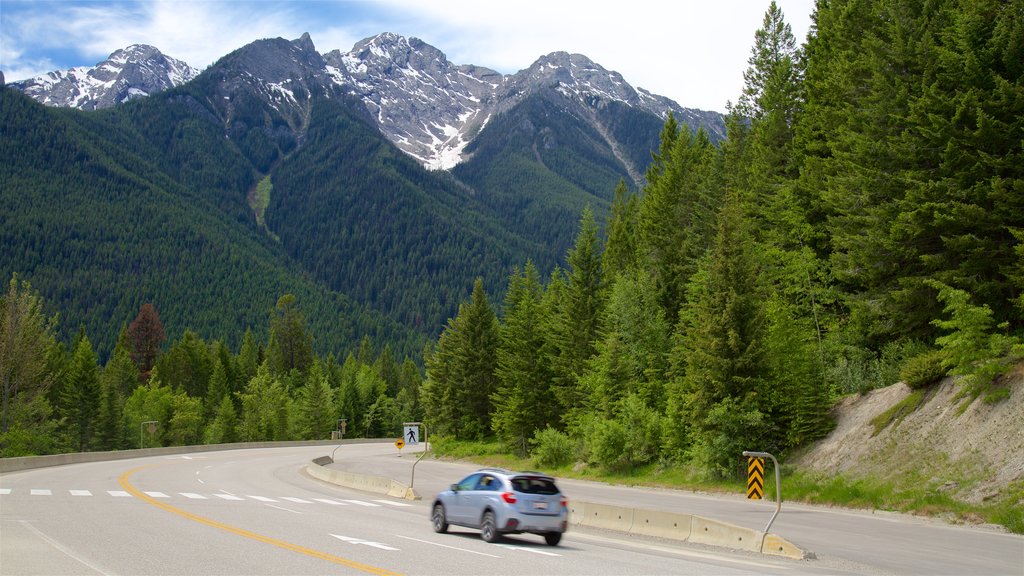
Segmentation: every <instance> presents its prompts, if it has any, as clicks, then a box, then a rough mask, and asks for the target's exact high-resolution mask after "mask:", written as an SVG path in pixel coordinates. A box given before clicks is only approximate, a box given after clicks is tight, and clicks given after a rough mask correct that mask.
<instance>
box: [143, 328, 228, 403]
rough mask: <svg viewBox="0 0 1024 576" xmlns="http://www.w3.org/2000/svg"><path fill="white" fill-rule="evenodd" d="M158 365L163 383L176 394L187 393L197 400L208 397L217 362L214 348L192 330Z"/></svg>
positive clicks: (162, 356) (172, 346) (187, 332)
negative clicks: (212, 349)
mask: <svg viewBox="0 0 1024 576" xmlns="http://www.w3.org/2000/svg"><path fill="white" fill-rule="evenodd" d="M156 365H157V366H158V367H159V368H160V378H161V380H163V383H164V384H165V385H167V386H170V387H171V389H172V390H174V391H176V392H179V391H180V392H185V393H186V394H188V395H189V396H192V397H193V398H203V397H204V396H206V393H207V387H208V386H209V382H210V376H211V374H212V373H213V365H214V358H213V355H212V353H211V350H210V347H209V346H208V345H207V344H206V342H204V341H203V340H202V338H200V337H199V335H198V334H196V333H195V332H193V331H192V330H189V329H186V330H185V332H184V334H182V335H181V338H180V339H179V340H178V341H177V342H174V343H173V344H171V346H170V348H169V349H168V350H167V352H165V353H164V354H162V355H161V356H160V359H159V360H157V362H156ZM218 400H219V399H218Z"/></svg>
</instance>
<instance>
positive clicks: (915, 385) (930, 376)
mask: <svg viewBox="0 0 1024 576" xmlns="http://www.w3.org/2000/svg"><path fill="white" fill-rule="evenodd" d="M944 358H945V356H944V355H943V353H942V351H941V350H929V351H928V352H924V353H923V354H918V355H917V356H914V357H912V358H910V359H908V360H907V361H906V362H905V363H904V364H903V369H901V370H900V380H903V382H904V383H905V384H906V385H907V386H910V387H911V388H912V389H914V390H919V389H921V388H927V387H928V386H931V385H932V384H935V383H936V382H938V381H939V380H942V378H943V377H944V376H945V375H946V367H945V366H944V365H943V360H944Z"/></svg>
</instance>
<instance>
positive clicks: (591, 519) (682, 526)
mask: <svg viewBox="0 0 1024 576" xmlns="http://www.w3.org/2000/svg"><path fill="white" fill-rule="evenodd" d="M569 524H570V525H573V526H580V527H589V528H600V529H603V530H613V531H616V532H625V533H627V534H635V535H637V536H652V537H655V538H665V539H668V540H676V541H680V542H693V543H694V544H704V545H707V546H719V547H723V548H732V549H734V550H745V551H749V552H760V553H762V554H770V555H772V556H783V557H786V558H793V559H795V560H803V559H805V558H813V557H814V554H813V553H811V552H807V551H805V550H802V549H801V548H800V547H798V546H796V545H795V544H793V543H792V542H789V541H787V540H786V539H784V538H782V537H781V536H778V535H776V534H764V533H763V532H759V531H757V530H753V529H751V528H744V527H742V526H736V525H734V524H729V523H727V522H721V521H719V520H712V519H710V518H704V517H701V516H693V515H690V514H680V513H675V512H663V511H659V510H642V509H638V508H624V507H621V506H609V505H607V504H598V503H595V502H585V501H573V500H570V501H569ZM762 537H763V538H762ZM762 540H763V543H762Z"/></svg>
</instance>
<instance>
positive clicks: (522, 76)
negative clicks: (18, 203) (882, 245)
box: [12, 33, 724, 169]
mask: <svg viewBox="0 0 1024 576" xmlns="http://www.w3.org/2000/svg"><path fill="white" fill-rule="evenodd" d="M218 64H220V65H223V66H220V67H218V66H216V65H215V66H213V67H211V69H210V73H211V74H220V75H223V78H221V79H220V82H219V83H220V85H221V87H220V88H219V89H218V97H217V98H216V99H215V102H217V103H216V104H215V106H217V107H218V108H224V109H223V110H222V111H221V112H222V117H223V118H224V119H225V121H226V122H228V123H229V124H230V119H231V116H232V113H231V106H232V105H233V102H234V98H235V96H237V95H239V94H241V92H239V90H240V89H241V88H242V87H243V86H248V87H249V88H251V90H246V91H245V92H246V93H247V94H257V95H258V97H259V98H261V99H263V100H264V101H265V102H267V103H268V104H270V105H271V106H273V107H274V108H275V109H277V110H278V112H280V113H281V114H282V116H283V117H285V118H287V119H288V123H289V125H290V126H291V127H292V129H293V130H296V131H301V130H302V126H303V119H304V118H306V116H307V113H308V110H307V109H306V108H305V105H306V103H308V99H309V97H310V96H312V95H313V94H314V93H321V94H323V95H324V96H327V97H333V95H335V94H338V93H346V94H349V95H351V96H354V97H356V98H358V99H359V100H361V101H362V102H363V104H364V105H365V107H366V109H367V111H368V112H369V114H370V116H372V117H373V118H374V120H375V121H376V124H377V126H378V127H379V129H380V130H381V132H382V133H383V134H384V135H385V136H386V137H387V138H388V140H390V141H391V142H392V143H394V144H395V145H396V146H397V147H398V148H399V149H401V150H402V151H404V152H405V153H407V154H409V155H410V156H412V157H414V158H416V159H417V160H418V161H419V162H420V163H421V164H422V165H423V166H425V167H427V168H432V169H449V168H452V167H453V166H455V165H456V164H458V163H460V162H461V161H463V160H465V158H466V154H465V149H466V146H467V145H468V144H469V143H470V142H472V140H473V138H474V137H475V136H476V135H477V134H479V132H480V130H481V129H482V128H483V127H484V126H486V125H487V123H488V122H489V121H490V120H491V119H492V118H494V116H495V115H496V114H499V113H501V112H504V111H507V110H509V109H511V108H513V107H514V106H515V105H516V104H517V103H519V102H520V101H522V100H523V99H524V98H526V97H528V96H530V95H532V94H535V93H537V92H540V91H545V90H554V91H556V92H558V93H559V94H561V95H562V96H564V97H565V98H566V99H567V100H568V101H572V102H574V103H575V105H576V106H578V107H581V108H580V110H583V111H587V110H589V111H596V110H600V109H602V108H604V107H607V106H609V105H611V104H612V103H619V104H622V105H625V106H627V107H630V108H633V109H637V110H642V111H644V112H646V113H649V114H652V115H655V116H657V117H658V118H660V119H662V120H664V119H665V118H666V117H667V115H668V113H669V112H672V113H673V114H674V115H675V116H676V118H677V120H679V121H680V122H681V123H686V124H688V125H690V126H691V127H693V128H696V127H697V126H703V127H704V128H705V129H706V130H708V132H709V133H710V134H711V137H712V138H713V139H716V140H717V139H719V138H721V137H724V123H723V121H722V117H721V115H720V114H718V113H716V112H706V111H701V110H695V109H691V108H683V107H682V106H680V105H679V104H678V103H676V102H675V101H673V100H670V99H668V98H665V97H663V96H657V95H655V94H651V93H650V92H647V91H645V90H642V89H636V88H634V87H632V86H630V85H629V83H628V82H626V80H625V79H624V78H623V77H622V75H621V74H619V73H618V72H612V71H608V70H605V69H604V68H602V67H601V66H600V65H598V64H596V63H594V62H593V61H591V60H590V59H588V58H587V57H586V56H583V55H580V54H568V53H566V52H555V53H552V54H548V55H546V56H543V57H541V58H540V59H538V60H537V61H536V62H535V63H534V64H533V65H532V66H530V67H529V68H527V69H525V70H521V71H519V72H517V73H515V74H509V75H503V74H501V73H499V72H496V71H494V70H491V69H488V68H484V67H481V66H475V65H469V64H463V65H457V64H453V63H452V62H449V61H448V59H447V57H446V56H445V55H444V53H442V52H441V51H440V50H438V49H437V48H435V47H433V46H431V45H429V44H427V43H426V42H423V41H422V40H420V39H418V38H406V37H403V36H399V35H397V34H392V33H384V34H379V35H377V36H373V37H370V38H366V39H364V40H361V41H360V42H357V43H356V44H355V46H353V48H352V49H351V50H350V51H348V52H341V51H340V50H334V51H331V52H328V53H326V54H323V55H321V54H320V53H318V52H317V51H316V48H315V46H314V45H313V42H312V40H311V39H310V37H309V34H303V36H302V37H301V38H299V39H297V40H293V41H286V40H283V39H280V38H278V39H268V40H259V41H256V42H253V43H252V44H249V45H248V46H246V47H243V48H240V49H239V50H236V51H235V52H232V53H231V54H229V55H228V56H225V57H224V58H223V59H221V61H220V62H219V63H218ZM225 70H229V72H228V71H225ZM195 75H196V72H195V71H194V70H193V69H191V68H189V67H188V65H186V64H184V63H183V62H180V61H178V60H175V59H173V58H169V57H167V56H165V55H163V54H161V53H160V51H159V50H157V49H156V48H153V47H150V46H130V47H128V48H126V49H124V50H118V51H117V52H115V53H114V54H112V55H111V56H110V58H109V59H108V60H106V61H104V62H101V63H100V64H97V65H96V66H95V67H92V68H85V67H83V68H73V69H71V70H68V71H65V72H51V73H50V74H47V75H45V76H40V77H38V78H34V79H31V80H27V81H24V82H18V83H13V84H12V86H14V87H16V88H18V89H20V90H22V91H24V92H25V93H26V94H28V95H30V96H32V97H33V98H35V99H36V100H38V101H41V102H43V103H45V104H49V105H53V106H65V107H74V108H82V109H94V108H104V107H108V106H114V105H117V104H119V103H121V102H124V101H126V100H128V99H130V98H133V97H137V96H143V95H146V94H151V93H154V92H156V91H158V90H164V89H167V88H171V87H173V86H176V85H178V84H181V83H183V82H187V81H188V80H190V79H191V78H192V77H194V76H195ZM584 115H586V114H584ZM590 116H593V114H590ZM598 129H599V130H600V129H601V127H600V126H598ZM612 144H614V143H612Z"/></svg>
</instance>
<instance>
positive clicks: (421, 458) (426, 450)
mask: <svg viewBox="0 0 1024 576" xmlns="http://www.w3.org/2000/svg"><path fill="white" fill-rule="evenodd" d="M417 424H418V423H417ZM422 425H423V445H424V448H423V452H420V457H419V458H417V459H416V461H415V462H413V463H412V477H411V478H409V488H412V487H413V486H414V485H415V484H416V465H417V464H419V463H420V460H423V457H424V456H426V455H427V452H428V451H429V450H430V444H428V443H427V424H426V422H424V423H423V424H422Z"/></svg>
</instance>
